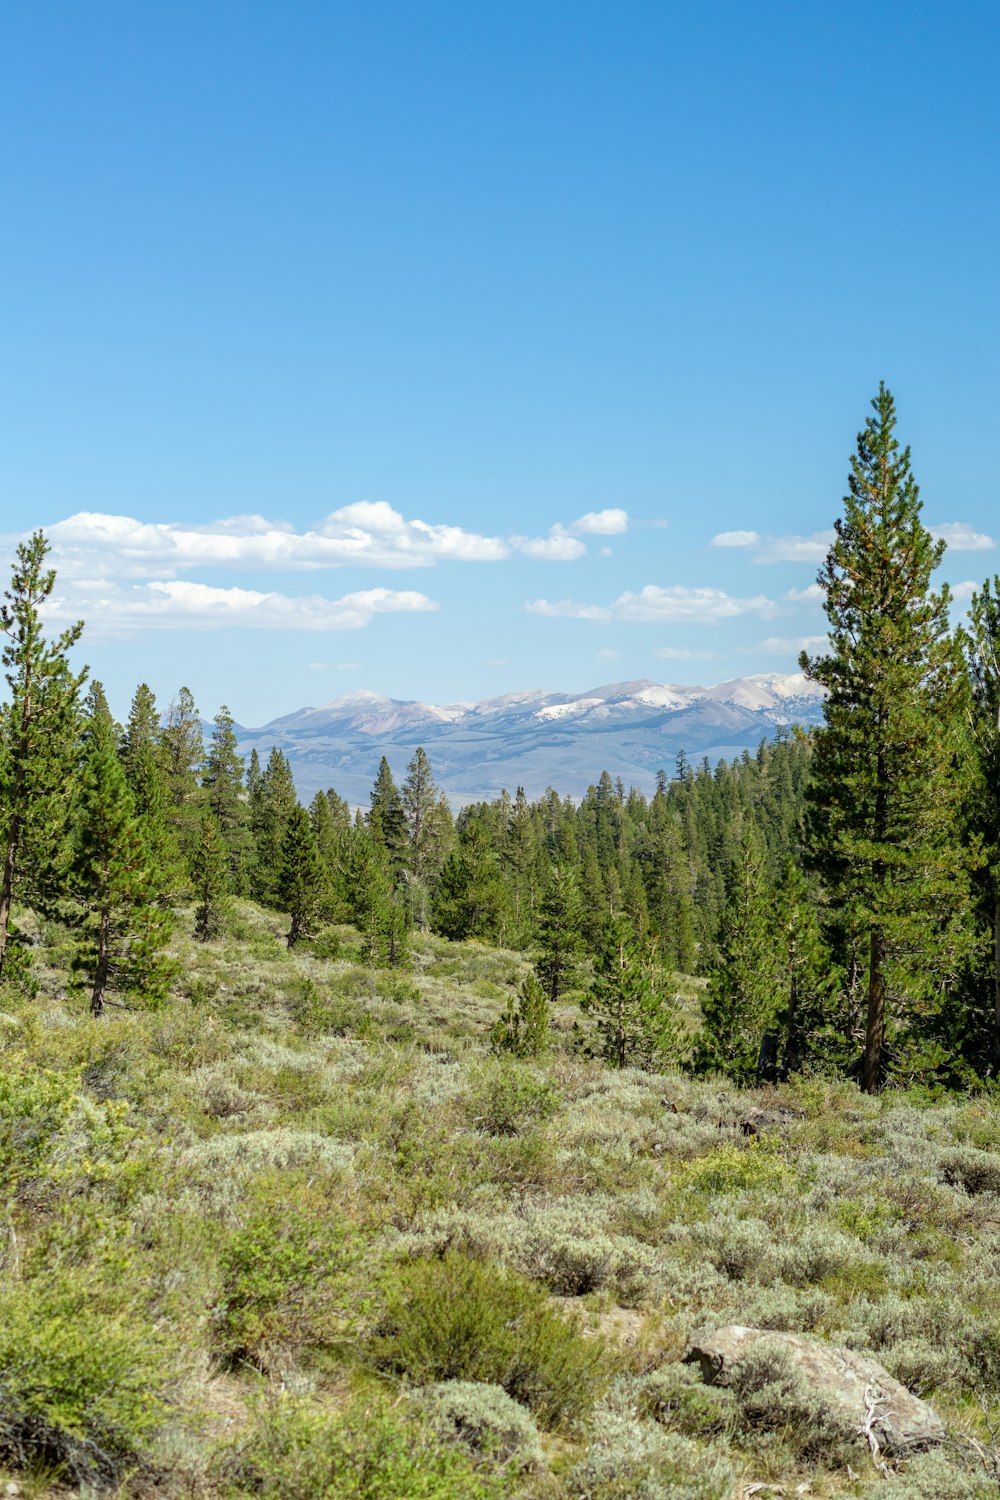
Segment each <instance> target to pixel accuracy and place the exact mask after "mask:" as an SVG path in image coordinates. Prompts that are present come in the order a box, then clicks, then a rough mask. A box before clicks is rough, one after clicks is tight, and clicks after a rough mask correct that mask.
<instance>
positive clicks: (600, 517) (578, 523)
mask: <svg viewBox="0 0 1000 1500" xmlns="http://www.w3.org/2000/svg"><path fill="white" fill-rule="evenodd" d="M568 530H569V531H573V532H578V533H580V534H582V535H585V536H621V535H622V533H623V532H625V531H628V511H627V510H620V509H618V508H617V507H613V508H611V509H608V510H588V511H587V514H586V515H585V516H578V517H577V518H576V520H575V521H573V522H571V524H570V526H569V527H568Z"/></svg>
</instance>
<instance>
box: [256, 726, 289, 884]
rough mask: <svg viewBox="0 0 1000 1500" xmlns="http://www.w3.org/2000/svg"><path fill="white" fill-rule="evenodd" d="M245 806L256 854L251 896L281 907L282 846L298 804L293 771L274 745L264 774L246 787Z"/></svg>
mask: <svg viewBox="0 0 1000 1500" xmlns="http://www.w3.org/2000/svg"><path fill="white" fill-rule="evenodd" d="M258 769H259V762H258ZM252 771H253V757H251V772H252ZM248 804H249V805H248V814H249V820H250V827H251V831H252V833H253V840H254V854H255V858H254V868H253V878H252V881H251V894H252V895H253V897H254V899H255V900H256V901H262V902H264V903H265V904H269V903H270V904H273V903H274V902H275V901H278V903H279V904H282V903H280V901H279V898H278V882H279V876H280V867H281V851H282V845H283V843H284V838H285V831H286V829H287V828H288V826H289V823H290V821H291V818H292V815H293V813H294V811H295V809H296V808H297V807H298V805H299V804H298V798H297V797H296V795H295V782H294V780H293V779H292V768H291V766H290V765H289V764H288V761H287V759H286V758H285V756H284V754H283V753H282V751H280V750H279V749H278V748H277V746H276V745H275V746H272V749H271V753H270V755H269V756H268V758H267V768H266V770H265V771H264V772H263V773H262V774H261V775H260V777H259V779H257V778H254V781H253V782H252V783H251V784H250V786H249V796H248Z"/></svg>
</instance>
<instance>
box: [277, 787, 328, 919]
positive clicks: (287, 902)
mask: <svg viewBox="0 0 1000 1500" xmlns="http://www.w3.org/2000/svg"><path fill="white" fill-rule="evenodd" d="M276 895H277V898H278V900H279V901H280V903H281V905H282V907H283V908H284V910H285V911H287V912H288V914H289V917H290V926H289V929H288V946H289V948H292V947H294V946H295V944H296V943H297V942H299V941H300V940H301V939H302V938H307V937H313V936H315V930H316V926H317V924H318V922H319V921H320V919H321V918H322V917H323V916H324V915H325V914H326V911H327V909H328V907H329V900H330V896H329V889H328V886H327V876H326V870H325V868H324V865H323V861H322V859H321V858H320V853H319V850H318V849H317V847H316V839H315V837H314V836H313V831H312V826H311V824H310V822H309V814H308V813H307V812H306V810H305V808H304V807H300V806H299V804H298V803H296V804H295V806H294V807H293V808H292V811H291V813H290V814H289V817H288V822H287V824H286V827H285V833H284V837H283V839H282V842H281V854H280V858H279V862H278V879H277V889H276Z"/></svg>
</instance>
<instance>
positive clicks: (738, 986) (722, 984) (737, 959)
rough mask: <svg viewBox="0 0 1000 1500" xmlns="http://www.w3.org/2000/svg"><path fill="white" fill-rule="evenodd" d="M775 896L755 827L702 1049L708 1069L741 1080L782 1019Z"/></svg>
mask: <svg viewBox="0 0 1000 1500" xmlns="http://www.w3.org/2000/svg"><path fill="white" fill-rule="evenodd" d="M770 897H771V892H770V890H769V888H768V885H767V880H766V875H765V869H764V849H763V844H762V841H761V839H760V836H759V834H758V833H757V832H756V830H755V829H753V828H751V829H750V830H749V831H748V832H747V833H746V834H745V835H744V838H743V841H742V843H741V846H740V849H739V852H738V855H737V857H736V859H735V861H734V863H733V868H732V872H731V876H730V890H729V898H728V900H727V902H726V905H725V907H724V908H723V912H722V919H721V922H720V934H719V942H718V948H717V950H716V954H715V958H714V961H713V963H712V965H711V967H710V969H709V983H708V990H707V992H706V994H705V997H704V1000H703V1002H702V1015H703V1020H704V1030H703V1033H702V1037H701V1039H700V1043H699V1048H698V1062H699V1065H700V1066H701V1067H702V1068H703V1069H709V1068H718V1069H719V1070H720V1071H722V1072H724V1073H728V1074H729V1075H730V1077H732V1078H735V1079H736V1080H737V1081H738V1082H741V1083H746V1082H750V1081H751V1080H752V1079H753V1078H754V1077H755V1076H756V1074H757V1071H758V1067H759V1064H760V1062H761V1047H762V1043H763V1042H764V1039H765V1036H767V1035H768V1034H773V1033H774V1032H775V1028H776V1025H777V1019H778V1012H779V1004H780V1001H779V996H780V990H779V982H778V976H779V950H778V946H777V934H776V931H775V921H774V913H773V909H772V905H771V899H770Z"/></svg>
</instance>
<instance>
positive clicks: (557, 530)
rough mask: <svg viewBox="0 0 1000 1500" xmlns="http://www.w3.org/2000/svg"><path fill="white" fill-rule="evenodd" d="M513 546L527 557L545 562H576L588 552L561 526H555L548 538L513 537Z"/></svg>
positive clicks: (511, 542)
mask: <svg viewBox="0 0 1000 1500" xmlns="http://www.w3.org/2000/svg"><path fill="white" fill-rule="evenodd" d="M510 544H511V546H512V547H513V548H514V549H515V551H517V552H523V553H524V555H525V557H534V558H536V559H539V560H540V561H543V562H575V561H576V559H577V558H578V557H582V556H583V554H584V553H585V552H586V550H587V549H586V547H585V546H584V544H583V543H582V542H581V541H578V540H577V538H576V537H575V536H569V535H568V533H567V532H565V531H563V529H562V527H561V526H553V528H552V530H551V531H550V532H549V534H548V536H534V537H531V536H512V537H511V539H510Z"/></svg>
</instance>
